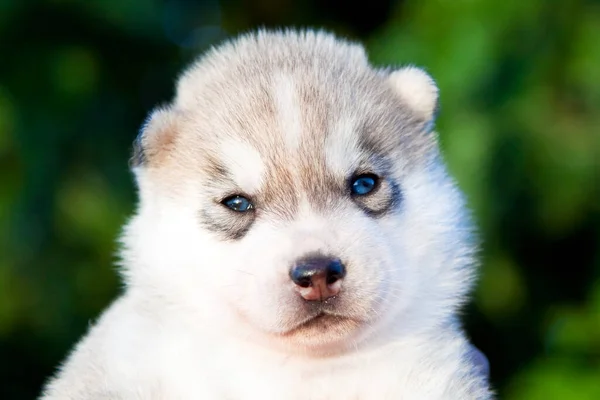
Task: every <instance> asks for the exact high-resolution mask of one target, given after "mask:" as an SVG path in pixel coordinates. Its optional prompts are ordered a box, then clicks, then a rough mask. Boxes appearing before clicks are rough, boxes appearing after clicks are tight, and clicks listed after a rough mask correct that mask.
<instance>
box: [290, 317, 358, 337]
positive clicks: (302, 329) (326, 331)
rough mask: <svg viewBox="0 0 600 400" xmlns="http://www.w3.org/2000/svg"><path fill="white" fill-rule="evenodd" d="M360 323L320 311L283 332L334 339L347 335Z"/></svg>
mask: <svg viewBox="0 0 600 400" xmlns="http://www.w3.org/2000/svg"><path fill="white" fill-rule="evenodd" d="M359 325H360V321H358V320H356V319H354V318H350V317H346V316H342V315H336V314H332V313H328V312H324V311H321V312H320V313H318V314H316V315H315V316H313V317H311V318H309V319H307V320H306V321H304V322H302V323H300V324H299V325H297V326H296V327H294V328H292V329H291V330H289V331H287V332H285V333H283V335H282V336H285V337H288V338H289V337H304V338H307V339H310V338H317V337H320V338H322V340H324V341H330V340H332V341H335V340H337V339H340V338H341V337H343V336H346V335H348V333H350V332H351V331H353V330H355V329H356V328H357V327H358V326H359Z"/></svg>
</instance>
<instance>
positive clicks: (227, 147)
mask: <svg viewBox="0 0 600 400" xmlns="http://www.w3.org/2000/svg"><path fill="white" fill-rule="evenodd" d="M220 155H221V161H222V162H223V164H225V165H227V167H228V169H229V170H230V172H231V174H232V178H233V180H234V181H235V182H236V183H237V184H238V185H239V186H240V189H241V190H242V191H244V192H245V193H254V192H255V191H257V190H258V189H259V188H260V187H261V184H262V182H263V179H264V175H265V172H266V171H265V164H264V162H263V160H262V158H261V155H260V153H259V152H258V151H257V150H256V149H254V148H253V147H252V146H250V145H248V144H247V143H244V142H243V141H240V140H233V139H226V140H223V142H222V143H220Z"/></svg>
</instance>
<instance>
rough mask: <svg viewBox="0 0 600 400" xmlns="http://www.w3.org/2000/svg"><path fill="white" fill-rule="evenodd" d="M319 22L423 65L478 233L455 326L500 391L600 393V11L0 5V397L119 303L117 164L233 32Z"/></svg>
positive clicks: (122, 192) (123, 211)
mask: <svg viewBox="0 0 600 400" xmlns="http://www.w3.org/2000/svg"><path fill="white" fill-rule="evenodd" d="M291 24H293V25H297V26H298V25H299V26H307V25H309V26H323V27H326V28H328V29H330V30H333V31H335V32H338V33H339V34H341V35H345V36H348V37H351V38H354V39H358V40H361V41H364V42H365V43H366V44H367V46H368V48H369V51H370V54H371V58H372V60H373V62H375V63H377V64H380V65H383V64H399V63H414V64H417V65H420V66H424V67H425V68H426V69H427V70H429V71H430V72H431V73H432V74H433V76H434V77H435V78H436V79H437V81H438V83H439V86H440V88H441V114H440V118H439V120H438V129H439V131H440V134H441V141H442V146H443V148H444V149H445V151H446V154H447V160H448V162H449V164H450V169H451V171H452V172H453V173H454V174H455V176H456V177H457V179H458V181H459V184H460V186H461V187H462V188H463V189H464V190H465V191H466V193H467V195H468V198H469V200H470V204H471V207H472V208H473V210H474V211H475V215H476V217H477V222H478V224H479V227H480V229H481V232H482V235H483V239H484V249H483V252H482V259H483V267H482V276H481V281H480V285H479V287H478V289H477V291H476V293H475V296H474V302H473V304H472V305H471V306H470V307H469V308H468V309H467V310H466V313H465V314H466V315H465V320H466V324H467V329H468V332H469V335H470V336H471V338H472V340H473V342H474V343H475V344H476V345H477V346H479V347H480V348H481V349H483V351H484V352H485V353H486V355H487V356H488V357H489V359H490V362H491V374H492V376H491V378H492V382H493V384H494V386H495V387H496V388H497V390H498V391H499V393H500V397H501V398H503V399H527V400H536V399H540V400H552V399H561V400H568V399H578V400H579V399H596V400H597V399H600V251H599V250H598V249H599V248H600V3H599V2H598V1H592V0H571V1H568V0H565V1H542V0H528V1H514V0H488V1H483V0H446V1H443V0H439V1H417V0H414V1H382V0H369V1H357V2H354V3H351V2H346V1H342V0H327V1H318V0H311V1H304V2H294V1H291V0H244V1H241V0H238V1H220V2H219V1H217V0H214V1H201V2H200V1H196V2H192V1H183V0H179V1H142V0H124V1H122V0H105V1H99V0H98V1H93V0H90V1H84V0H80V1H76V0H53V1H51V0H49V1H19V0H0V228H1V229H0V398H2V399H4V400H9V399H32V398H34V397H35V396H36V395H37V394H38V393H39V390H40V386H41V385H42V382H43V381H44V380H45V379H46V378H47V377H48V376H49V375H50V374H51V373H52V372H53V370H54V368H55V367H56V366H57V364H58V363H59V361H61V360H62V359H63V358H64V357H65V355H66V352H67V350H68V349H69V348H70V347H71V346H72V345H73V343H74V342H75V341H76V340H77V339H78V338H79V337H80V336H81V335H82V334H83V333H84V331H85V329H86V327H87V325H88V322H89V321H90V320H92V319H94V318H95V317H96V316H97V315H98V313H99V312H100V311H101V310H102V309H103V307H105V306H106V305H107V304H108V303H109V302H110V301H111V299H112V298H113V297H114V296H115V295H116V294H117V293H118V290H119V281H118V279H117V276H116V273H115V268H114V261H115V256H114V254H115V250H116V242H115V239H116V236H117V234H118V233H119V229H120V226H121V224H123V222H124V221H125V220H126V219H127V217H128V216H129V215H130V213H131V212H132V210H133V206H134V202H135V196H134V193H135V192H134V187H133V185H132V179H131V175H130V173H129V172H128V169H127V160H128V157H129V152H130V148H131V142H132V141H133V139H134V137H135V136H136V132H137V130H138V128H139V127H140V125H141V124H142V122H143V120H144V117H145V115H146V113H147V112H148V111H149V110H150V109H151V108H152V107H153V106H155V105H156V104H158V103H160V102H163V101H167V100H169V98H170V96H171V95H172V93H173V83H174V79H175V77H176V74H177V73H178V72H179V71H180V69H181V68H182V67H183V66H184V65H185V64H186V63H187V62H189V61H190V60H191V59H192V57H194V56H195V55H197V54H198V53H199V52H201V51H202V50H204V49H206V48H207V46H209V45H210V44H212V43H215V42H217V41H219V40H222V39H223V38H226V37H228V36H229V35H232V34H235V33H237V32H240V31H244V30H247V29H250V28H254V27H257V26H282V25H291Z"/></svg>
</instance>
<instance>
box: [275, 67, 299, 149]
mask: <svg viewBox="0 0 600 400" xmlns="http://www.w3.org/2000/svg"><path fill="white" fill-rule="evenodd" d="M273 96H274V97H275V106H276V107H277V113H278V115H277V117H278V123H279V124H280V126H281V127H283V129H284V136H283V137H284V143H285V145H286V147H287V148H288V149H289V150H290V151H295V150H296V149H297V148H298V147H299V146H300V143H301V139H302V120H301V116H300V106H299V105H298V97H297V94H296V90H295V88H294V81H293V80H292V79H290V77H289V76H286V75H283V74H282V75H279V76H277V77H276V78H275V84H274V85H273Z"/></svg>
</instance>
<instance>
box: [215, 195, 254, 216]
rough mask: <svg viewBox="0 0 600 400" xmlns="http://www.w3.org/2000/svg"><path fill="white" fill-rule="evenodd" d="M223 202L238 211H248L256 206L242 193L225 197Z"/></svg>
mask: <svg viewBox="0 0 600 400" xmlns="http://www.w3.org/2000/svg"><path fill="white" fill-rule="evenodd" d="M221 204H223V205H224V206H225V207H227V208H229V209H230V210H232V211H236V212H246V211H250V210H251V209H253V208H254V206H253V205H252V202H251V201H250V200H248V199H247V198H246V197H244V196H240V195H233V196H229V197H227V198H225V199H223V200H222V201H221Z"/></svg>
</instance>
